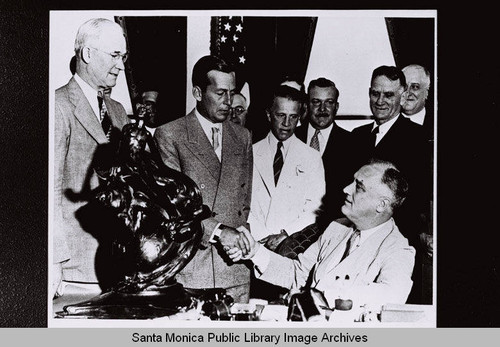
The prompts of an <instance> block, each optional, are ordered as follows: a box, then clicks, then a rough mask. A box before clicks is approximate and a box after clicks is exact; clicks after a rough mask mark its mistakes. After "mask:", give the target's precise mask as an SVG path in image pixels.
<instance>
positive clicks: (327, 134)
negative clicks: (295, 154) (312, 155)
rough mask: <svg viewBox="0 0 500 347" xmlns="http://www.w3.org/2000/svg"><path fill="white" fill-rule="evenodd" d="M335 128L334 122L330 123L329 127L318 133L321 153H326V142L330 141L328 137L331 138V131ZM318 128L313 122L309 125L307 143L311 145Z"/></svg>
mask: <svg viewBox="0 0 500 347" xmlns="http://www.w3.org/2000/svg"><path fill="white" fill-rule="evenodd" d="M332 129H333V123H332V124H330V126H329V127H328V128H325V129H321V130H320V131H319V134H318V142H319V152H320V153H321V155H323V153H325V148H326V144H327V143H328V139H329V138H330V133H331V132H332ZM315 132H316V129H314V128H313V126H312V125H311V124H309V125H308V126H307V145H308V146H310V145H311V139H312V137H313V136H314V133H315Z"/></svg>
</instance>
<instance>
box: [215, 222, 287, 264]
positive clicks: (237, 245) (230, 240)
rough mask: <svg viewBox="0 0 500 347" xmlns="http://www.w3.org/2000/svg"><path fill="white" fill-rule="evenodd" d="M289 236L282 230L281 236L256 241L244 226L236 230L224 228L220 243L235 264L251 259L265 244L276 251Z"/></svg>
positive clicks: (275, 235) (274, 235) (273, 235)
mask: <svg viewBox="0 0 500 347" xmlns="http://www.w3.org/2000/svg"><path fill="white" fill-rule="evenodd" d="M287 236H288V235H287V233H286V232H285V231H284V230H282V231H281V232H280V233H279V234H272V235H269V236H266V237H264V238H263V239H261V240H259V241H255V239H254V238H253V236H252V234H251V233H250V231H249V230H248V229H247V228H245V227H244V226H239V227H238V228H236V229H233V228H230V227H226V226H224V227H222V232H221V234H220V236H219V242H220V244H221V245H222V248H223V250H224V252H226V254H227V255H228V257H229V258H230V259H231V260H232V261H233V262H237V261H239V260H248V259H251V258H252V257H253V256H254V255H255V253H256V252H257V250H258V249H259V247H260V244H264V245H265V246H266V247H267V248H269V249H270V250H272V251H274V250H275V249H276V247H277V246H278V245H279V244H280V243H281V241H283V240H284V239H285V238H286V237H287Z"/></svg>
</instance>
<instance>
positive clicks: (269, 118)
mask: <svg viewBox="0 0 500 347" xmlns="http://www.w3.org/2000/svg"><path fill="white" fill-rule="evenodd" d="M266 114H267V120H268V121H269V122H271V113H269V110H266Z"/></svg>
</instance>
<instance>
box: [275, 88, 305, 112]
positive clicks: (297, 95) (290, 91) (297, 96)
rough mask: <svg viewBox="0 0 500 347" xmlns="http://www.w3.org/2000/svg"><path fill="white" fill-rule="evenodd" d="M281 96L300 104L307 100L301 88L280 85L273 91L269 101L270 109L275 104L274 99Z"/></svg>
mask: <svg viewBox="0 0 500 347" xmlns="http://www.w3.org/2000/svg"><path fill="white" fill-rule="evenodd" d="M278 97H281V98H285V99H288V100H291V101H297V102H298V103H299V104H300V105H302V104H303V103H304V101H305V94H304V93H303V92H301V91H300V90H297V89H295V88H292V87H289V86H282V85H280V86H278V87H276V89H275V90H274V92H273V97H272V99H271V102H270V103H269V109H270V108H271V107H272V106H273V103H274V99H276V98H278Z"/></svg>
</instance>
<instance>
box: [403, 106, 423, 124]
mask: <svg viewBox="0 0 500 347" xmlns="http://www.w3.org/2000/svg"><path fill="white" fill-rule="evenodd" d="M403 116H405V117H406V118H408V119H409V120H411V121H412V122H414V123H417V124H420V125H424V118H425V107H424V108H423V109H421V110H420V111H418V112H417V113H415V114H413V115H411V116H409V115H407V114H404V113H403Z"/></svg>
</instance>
